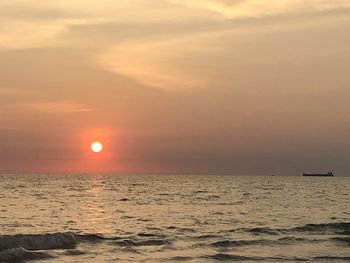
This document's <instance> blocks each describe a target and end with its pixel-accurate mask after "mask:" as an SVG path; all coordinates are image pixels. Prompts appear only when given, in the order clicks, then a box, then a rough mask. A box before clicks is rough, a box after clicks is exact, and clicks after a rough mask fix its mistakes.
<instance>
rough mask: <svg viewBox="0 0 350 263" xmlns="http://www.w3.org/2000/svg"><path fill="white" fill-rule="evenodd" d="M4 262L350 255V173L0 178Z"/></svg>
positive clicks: (333, 258)
mask: <svg viewBox="0 0 350 263" xmlns="http://www.w3.org/2000/svg"><path fill="white" fill-rule="evenodd" d="M0 205H1V206H0V261H1V262H6V261H7V262H15V261H16V262H26V261H29V260H30V261H31V262H36V261H40V262H118V261H119V262H221V261H225V262H303V261H305V262H350V177H334V178H304V177H302V176H300V177H282V176H281V177H278V176H275V177H272V176H270V177H266V176H121V175H120V176H112V175H109V176H102V175H101V176H91V175H81V176H76V175H64V176H54V175H0Z"/></svg>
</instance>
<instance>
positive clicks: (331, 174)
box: [303, 172, 334, 176]
mask: <svg viewBox="0 0 350 263" xmlns="http://www.w3.org/2000/svg"><path fill="white" fill-rule="evenodd" d="M303 176H334V174H333V172H328V173H325V174H323V173H303Z"/></svg>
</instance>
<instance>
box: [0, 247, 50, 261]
mask: <svg viewBox="0 0 350 263" xmlns="http://www.w3.org/2000/svg"><path fill="white" fill-rule="evenodd" d="M50 258H54V257H53V256H52V255H50V254H49V253H46V252H38V251H29V250H27V249H25V248H23V247H18V248H11V249H6V250H3V251H0V262H23V261H26V260H40V259H50Z"/></svg>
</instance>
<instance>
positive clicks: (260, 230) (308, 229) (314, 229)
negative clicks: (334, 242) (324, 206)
mask: <svg viewBox="0 0 350 263" xmlns="http://www.w3.org/2000/svg"><path fill="white" fill-rule="evenodd" d="M241 231H243V232H249V233H252V234H255V235H259V234H269V235H281V234H289V233H304V234H338V235H350V223H349V222H339V223H324V224H306V225H303V226H297V227H292V228H269V227H255V228H238V229H233V230H230V232H241Z"/></svg>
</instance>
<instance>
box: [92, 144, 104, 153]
mask: <svg viewBox="0 0 350 263" xmlns="http://www.w3.org/2000/svg"><path fill="white" fill-rule="evenodd" d="M102 150H103V145H102V143H100V142H98V141H95V142H93V143H91V151H93V152H94V153H99V152H102Z"/></svg>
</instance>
